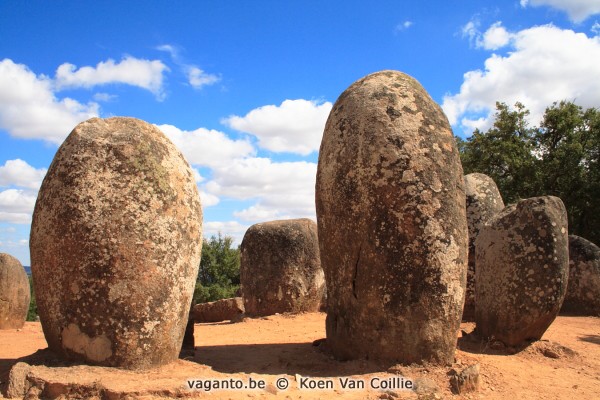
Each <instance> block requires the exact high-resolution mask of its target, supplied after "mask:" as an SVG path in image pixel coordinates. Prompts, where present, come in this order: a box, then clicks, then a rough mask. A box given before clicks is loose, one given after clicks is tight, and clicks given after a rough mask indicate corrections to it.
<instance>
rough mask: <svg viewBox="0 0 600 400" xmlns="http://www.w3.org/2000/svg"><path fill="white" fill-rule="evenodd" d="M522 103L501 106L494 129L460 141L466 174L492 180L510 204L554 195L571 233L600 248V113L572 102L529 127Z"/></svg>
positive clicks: (555, 106)
mask: <svg viewBox="0 0 600 400" xmlns="http://www.w3.org/2000/svg"><path fill="white" fill-rule="evenodd" d="M528 115H529V111H528V110H527V109H526V108H525V106H524V105H523V104H521V103H516V104H515V106H514V108H512V109H511V108H510V107H509V106H507V105H506V104H505V103H496V114H495V120H494V124H493V126H492V127H491V128H490V129H488V130H487V132H481V131H479V130H478V129H477V130H475V132H474V133H473V135H472V136H471V137H469V138H468V139H467V140H466V141H465V140H462V139H460V138H458V139H457V140H458V148H459V151H460V156H461V161H462V164H463V169H464V173H465V174H469V173H472V172H480V173H484V174H486V175H489V176H490V177H491V178H492V179H494V181H496V184H497V185H498V188H499V190H500V193H501V194H502V197H503V198H504V201H505V202H506V203H507V204H509V203H513V202H515V201H517V200H519V199H524V198H528V197H534V196H543V195H552V196H557V197H560V198H561V199H562V201H563V202H564V203H565V206H566V208H567V212H568V218H569V232H570V233H572V234H576V235H579V236H582V237H584V238H586V239H588V240H591V241H592V242H594V243H600V201H599V199H600V111H599V110H597V109H595V108H589V109H586V110H584V109H583V108H582V107H580V106H578V105H576V104H574V103H572V102H567V101H561V102H559V103H554V104H552V105H551V106H550V107H548V108H546V111H545V113H544V116H543V119H542V122H541V123H540V126H539V127H536V126H530V125H529V124H528V123H527V120H526V117H527V116H528Z"/></svg>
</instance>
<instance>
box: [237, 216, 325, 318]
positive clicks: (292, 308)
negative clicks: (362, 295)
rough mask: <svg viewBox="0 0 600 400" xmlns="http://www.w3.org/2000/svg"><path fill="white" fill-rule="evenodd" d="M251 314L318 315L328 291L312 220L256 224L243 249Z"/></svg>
mask: <svg viewBox="0 0 600 400" xmlns="http://www.w3.org/2000/svg"><path fill="white" fill-rule="evenodd" d="M241 252H242V254H241V266H240V282H241V286H242V297H243V299H244V308H245V310H246V315H248V316H265V315H273V314H275V313H284V312H289V313H296V312H303V311H318V310H319V306H320V304H321V299H322V298H323V291H324V290H325V280H324V278H323V269H322V268H321V261H320V258H319V240H318V237H317V224H316V223H315V222H314V221H313V220H311V219H308V218H300V219H290V220H280V221H270V222H264V223H260V224H255V225H252V226H251V227H250V228H248V230H247V231H246V234H245V235H244V239H243V240H242V246H241Z"/></svg>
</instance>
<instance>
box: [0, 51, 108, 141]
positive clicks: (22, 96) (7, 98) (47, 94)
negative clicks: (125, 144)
mask: <svg viewBox="0 0 600 400" xmlns="http://www.w3.org/2000/svg"><path fill="white" fill-rule="evenodd" d="M52 87H53V85H52V81H51V80H50V79H49V78H48V77H46V76H44V75H39V76H36V75H35V74H34V73H33V72H31V71H30V70H29V68H27V66H25V65H22V64H15V63H14V62H13V61H12V60H10V59H4V60H2V61H0V129H5V130H6V131H8V133H9V134H10V135H11V136H14V137H18V138H23V139H44V140H47V141H49V142H53V143H61V142H62V141H63V140H64V139H65V137H67V135H68V134H69V132H71V130H72V129H73V128H74V127H75V126H76V125H77V124H78V123H79V122H81V121H84V120H86V119H89V118H91V117H97V116H98V104H96V103H88V104H87V105H84V104H81V103H79V102H77V101H75V100H73V99H70V98H64V99H62V100H59V99H57V98H56V97H55V96H54V93H53V91H52Z"/></svg>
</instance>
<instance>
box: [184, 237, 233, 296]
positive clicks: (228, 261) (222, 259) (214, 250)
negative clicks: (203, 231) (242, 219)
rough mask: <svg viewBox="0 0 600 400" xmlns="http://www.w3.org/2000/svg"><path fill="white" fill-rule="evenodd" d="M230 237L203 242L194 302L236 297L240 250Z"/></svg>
mask: <svg viewBox="0 0 600 400" xmlns="http://www.w3.org/2000/svg"><path fill="white" fill-rule="evenodd" d="M232 246H233V238H232V237H230V236H222V235H221V233H219V234H218V236H211V238H210V239H209V240H206V239H204V240H203V242H202V258H201V260H200V268H199V271H198V279H197V282H196V289H195V290H194V302H195V303H204V302H208V301H215V300H219V299H225V298H229V297H234V296H235V294H236V292H237V291H238V289H239V287H240V249H239V247H238V248H233V247H232Z"/></svg>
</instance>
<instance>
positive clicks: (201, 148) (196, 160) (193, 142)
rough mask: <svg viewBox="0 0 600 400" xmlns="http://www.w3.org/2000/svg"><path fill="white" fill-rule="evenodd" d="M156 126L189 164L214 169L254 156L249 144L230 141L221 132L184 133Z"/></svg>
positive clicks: (206, 130) (177, 129)
mask: <svg viewBox="0 0 600 400" xmlns="http://www.w3.org/2000/svg"><path fill="white" fill-rule="evenodd" d="M156 126H157V127H158V128H159V129H160V130H161V131H163V132H164V133H165V135H167V136H168V137H169V139H171V141H172V142H173V143H175V145H176V146H177V147H178V148H179V149H180V150H181V152H182V153H183V155H184V156H185V157H186V158H187V160H188V162H189V163H190V164H194V165H203V166H207V167H212V168H214V167H219V166H222V165H227V164H229V163H230V162H231V160H233V159H236V158H243V157H246V156H249V155H253V154H254V148H253V147H252V145H251V144H250V142H248V141H246V140H232V139H230V138H229V137H228V136H227V135H226V134H224V133H223V132H219V131H216V130H208V129H205V128H198V129H196V130H193V131H184V130H181V129H179V128H177V127H175V126H173V125H167V124H164V125H156Z"/></svg>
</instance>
